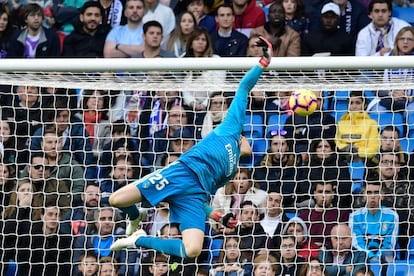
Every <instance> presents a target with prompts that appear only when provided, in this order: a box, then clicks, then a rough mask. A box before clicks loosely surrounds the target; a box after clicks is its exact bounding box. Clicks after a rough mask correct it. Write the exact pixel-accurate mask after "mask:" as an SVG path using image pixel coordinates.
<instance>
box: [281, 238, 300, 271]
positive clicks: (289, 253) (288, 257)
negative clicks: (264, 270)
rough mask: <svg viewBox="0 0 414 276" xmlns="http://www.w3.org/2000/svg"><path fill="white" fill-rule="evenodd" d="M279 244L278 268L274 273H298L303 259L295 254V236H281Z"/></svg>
mask: <svg viewBox="0 0 414 276" xmlns="http://www.w3.org/2000/svg"><path fill="white" fill-rule="evenodd" d="M281 239H282V241H281V244H280V268H279V271H278V273H277V274H275V275H284V276H288V275H289V276H295V275H299V272H300V270H301V268H302V265H303V264H304V263H305V259H303V258H302V257H299V256H298V255H297V254H296V237H295V236H282V237H281Z"/></svg>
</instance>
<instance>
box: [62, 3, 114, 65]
mask: <svg viewBox="0 0 414 276" xmlns="http://www.w3.org/2000/svg"><path fill="white" fill-rule="evenodd" d="M102 12H103V9H102V6H101V5H100V4H99V3H98V2H96V1H88V2H85V4H83V6H82V8H81V9H80V15H79V19H80V22H81V25H80V26H77V25H76V27H75V29H74V30H73V32H72V33H71V34H70V35H68V36H67V37H65V40H64V43H63V56H65V57H90V58H101V57H103V56H104V55H103V49H104V45H105V39H106V36H107V35H108V33H109V26H108V25H102Z"/></svg>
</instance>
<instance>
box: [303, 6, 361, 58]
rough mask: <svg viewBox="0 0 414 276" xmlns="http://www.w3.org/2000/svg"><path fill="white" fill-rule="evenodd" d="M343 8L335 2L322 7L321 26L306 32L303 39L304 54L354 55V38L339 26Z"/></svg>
mask: <svg viewBox="0 0 414 276" xmlns="http://www.w3.org/2000/svg"><path fill="white" fill-rule="evenodd" d="M340 16H341V10H340V8H339V6H338V5H337V4H335V3H327V4H325V5H324V6H323V7H322V10H321V18H320V28H319V29H314V30H312V31H310V32H309V33H307V34H305V35H304V36H303V39H302V56H313V55H315V54H321V53H324V54H325V53H326V55H329V56H353V55H354V40H353V39H352V36H351V35H350V34H347V33H346V32H345V31H344V30H342V29H341V28H340V26H339V22H340Z"/></svg>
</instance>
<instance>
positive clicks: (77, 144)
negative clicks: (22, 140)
mask: <svg viewBox="0 0 414 276" xmlns="http://www.w3.org/2000/svg"><path fill="white" fill-rule="evenodd" d="M49 116H50V118H49V121H51V123H52V125H53V124H54V125H55V126H56V130H57V132H58V134H59V135H61V136H62V140H63V148H62V150H64V151H66V152H67V153H69V154H70V155H71V158H72V157H73V159H74V160H76V161H77V162H78V163H79V165H80V166H82V167H83V168H84V169H85V170H86V179H87V180H94V179H96V166H95V165H96V160H95V158H94V156H93V154H92V146H91V144H90V140H89V138H88V134H87V132H86V130H85V128H84V126H83V124H82V121H81V120H80V119H79V118H78V117H76V116H73V113H71V109H70V107H69V106H68V102H67V100H65V99H64V98H60V99H58V100H57V101H56V103H55V104H54V105H53V111H51V112H50V113H49ZM47 127H49V126H48V125H45V126H44V127H43V128H39V129H37V130H36V131H35V132H34V133H33V135H32V137H31V140H30V150H31V151H32V152H38V151H41V144H42V139H43V135H44V132H45V129H46V128H47Z"/></svg>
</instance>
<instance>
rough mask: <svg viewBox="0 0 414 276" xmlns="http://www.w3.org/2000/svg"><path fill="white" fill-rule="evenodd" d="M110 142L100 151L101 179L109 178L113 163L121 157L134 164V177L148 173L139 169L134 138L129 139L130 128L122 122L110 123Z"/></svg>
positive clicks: (139, 156) (139, 161)
mask: <svg viewBox="0 0 414 276" xmlns="http://www.w3.org/2000/svg"><path fill="white" fill-rule="evenodd" d="M111 137H112V140H111V141H109V142H108V143H106V144H105V145H104V146H103V149H102V158H101V160H100V161H101V162H100V169H101V171H100V174H99V176H100V177H101V178H104V179H105V178H106V177H108V176H109V174H110V172H111V170H112V169H113V168H112V166H113V164H114V161H115V160H116V159H117V158H119V157H121V156H123V157H125V158H126V159H128V160H129V161H130V162H131V164H134V165H135V166H136V167H135V169H136V171H135V172H134V175H135V177H141V176H143V174H144V175H145V174H146V173H147V172H148V171H147V170H146V169H145V168H142V167H141V165H140V164H141V155H140V152H139V145H138V142H137V140H136V138H133V137H131V133H130V128H129V126H128V125H126V124H125V122H123V121H122V120H119V121H115V122H113V123H112V135H111Z"/></svg>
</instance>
